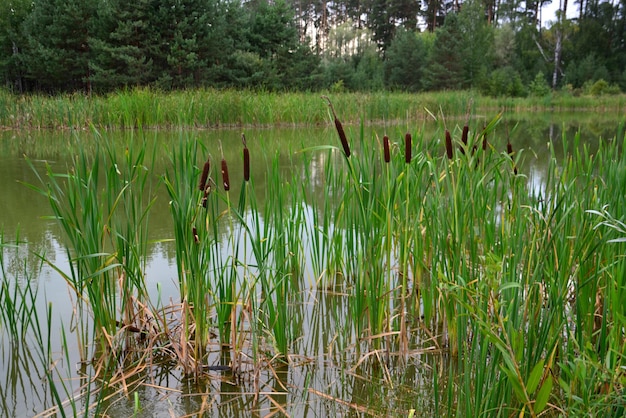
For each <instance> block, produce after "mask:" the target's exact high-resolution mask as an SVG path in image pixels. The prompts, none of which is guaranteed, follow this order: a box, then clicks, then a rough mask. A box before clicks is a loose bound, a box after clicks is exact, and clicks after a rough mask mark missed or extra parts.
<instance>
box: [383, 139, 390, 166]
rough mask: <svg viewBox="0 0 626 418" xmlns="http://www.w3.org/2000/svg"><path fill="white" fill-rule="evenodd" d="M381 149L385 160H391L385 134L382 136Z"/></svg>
mask: <svg viewBox="0 0 626 418" xmlns="http://www.w3.org/2000/svg"><path fill="white" fill-rule="evenodd" d="M383 151H384V153H385V162H386V163H388V162H389V161H391V152H390V151H389V137H388V136H387V135H385V136H384V137H383Z"/></svg>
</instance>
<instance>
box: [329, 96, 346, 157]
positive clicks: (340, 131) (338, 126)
mask: <svg viewBox="0 0 626 418" xmlns="http://www.w3.org/2000/svg"><path fill="white" fill-rule="evenodd" d="M323 98H324V99H326V101H327V102H328V106H329V107H330V111H331V112H332V113H333V118H334V119H335V128H336V129H337V133H338V134H339V139H340V140H341V146H342V147H343V153H344V154H345V155H346V158H348V157H350V145H349V144H348V138H347V137H346V132H345V131H344V130H343V125H342V124H341V121H340V120H339V119H337V114H336V113H335V108H334V107H333V104H332V102H331V101H330V99H329V98H328V97H327V96H323Z"/></svg>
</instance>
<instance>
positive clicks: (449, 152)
mask: <svg viewBox="0 0 626 418" xmlns="http://www.w3.org/2000/svg"><path fill="white" fill-rule="evenodd" d="M452 152H453V151H452V136H451V135H450V131H449V130H447V129H446V155H447V156H448V160H451V159H452V157H453V154H452Z"/></svg>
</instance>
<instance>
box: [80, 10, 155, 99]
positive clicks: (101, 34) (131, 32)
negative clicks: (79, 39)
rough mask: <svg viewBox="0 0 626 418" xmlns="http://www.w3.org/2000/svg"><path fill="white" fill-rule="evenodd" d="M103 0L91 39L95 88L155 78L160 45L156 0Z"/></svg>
mask: <svg viewBox="0 0 626 418" xmlns="http://www.w3.org/2000/svg"><path fill="white" fill-rule="evenodd" d="M109 6H110V7H106V4H105V3H100V8H99V10H98V12H99V13H98V26H97V30H96V31H95V32H94V34H93V36H92V37H91V39H90V44H91V46H92V51H93V59H92V60H91V62H90V68H91V77H92V82H93V86H94V89H95V90H97V91H107V90H111V89H114V88H119V87H124V86H139V85H146V84H149V83H152V82H154V81H155V80H156V79H157V77H158V75H157V73H156V71H155V66H154V62H153V57H154V56H155V53H156V48H157V43H156V39H157V28H158V26H156V17H157V16H156V15H155V13H154V7H153V0H137V1H132V2H129V1H125V0H113V1H112V2H111V3H109Z"/></svg>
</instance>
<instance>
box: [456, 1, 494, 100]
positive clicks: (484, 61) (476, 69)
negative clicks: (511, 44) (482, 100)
mask: <svg viewBox="0 0 626 418" xmlns="http://www.w3.org/2000/svg"><path fill="white" fill-rule="evenodd" d="M458 23H459V30H460V32H461V33H462V36H461V48H460V50H459V54H460V57H459V59H460V60H461V61H462V65H463V86H464V87H477V86H478V85H479V84H480V83H481V81H482V80H481V79H482V78H484V77H485V76H486V74H487V73H488V71H490V70H491V68H492V67H493V61H494V52H493V51H494V37H493V28H492V27H491V26H489V25H488V24H487V16H486V14H485V10H484V9H483V5H482V3H481V2H480V1H479V0H468V1H466V2H465V3H463V7H462V8H461V12H460V13H459V18H458Z"/></svg>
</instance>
